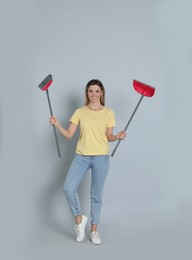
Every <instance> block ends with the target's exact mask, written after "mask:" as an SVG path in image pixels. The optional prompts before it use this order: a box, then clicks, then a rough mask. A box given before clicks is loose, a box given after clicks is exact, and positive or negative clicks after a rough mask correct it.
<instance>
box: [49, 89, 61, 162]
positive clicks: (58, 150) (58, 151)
mask: <svg viewBox="0 0 192 260" xmlns="http://www.w3.org/2000/svg"><path fill="white" fill-rule="evenodd" d="M46 94H47V100H48V104H49V110H50V113H51V116H53V111H52V108H51V101H50V98H49V92H48V89H47V90H46ZM53 131H54V135H55V141H56V145H57V153H58V156H59V158H61V152H60V149H59V143H58V139H57V133H56V128H55V125H53Z"/></svg>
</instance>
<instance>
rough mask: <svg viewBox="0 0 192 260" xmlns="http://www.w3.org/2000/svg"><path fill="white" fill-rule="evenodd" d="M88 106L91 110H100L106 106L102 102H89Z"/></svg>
mask: <svg viewBox="0 0 192 260" xmlns="http://www.w3.org/2000/svg"><path fill="white" fill-rule="evenodd" d="M87 107H88V108H89V109H90V110H93V111H98V110H102V109H103V107H104V106H103V105H101V103H89V104H88V105H87Z"/></svg>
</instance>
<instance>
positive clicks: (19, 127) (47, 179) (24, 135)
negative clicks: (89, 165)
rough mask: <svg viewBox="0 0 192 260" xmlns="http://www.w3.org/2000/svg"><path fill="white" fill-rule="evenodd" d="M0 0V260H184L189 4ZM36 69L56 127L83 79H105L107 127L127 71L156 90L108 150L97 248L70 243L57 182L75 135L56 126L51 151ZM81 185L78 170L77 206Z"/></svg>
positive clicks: (191, 205)
mask: <svg viewBox="0 0 192 260" xmlns="http://www.w3.org/2000/svg"><path fill="white" fill-rule="evenodd" d="M0 5H1V6H0V29H1V45H0V54H1V60H0V65H1V87H0V212H1V213H0V243H1V249H0V258H1V259H15V260H16V259H19V260H22V259H25V260H26V259H33V260H34V259H42V260H43V259H46V260H48V259H53V258H54V259H60V258H62V259H69V260H70V259H76V258H77V257H78V258H80V259H81V258H82V259H88V258H90V257H91V258H92V259H98V258H101V259H104V258H105V257H107V258H111V259H113V258H114V259H116V258H117V257H120V258H121V259H125V258H126V259H131V260H134V259H148V260H149V259H155V260H157V259H166V260H168V259H185V260H187V259H191V257H192V252H191V249H190V245H191V242H192V237H191V232H192V226H191V225H192V221H191V219H192V190H191V182H192V177H191V172H192V171H191V170H192V167H191V132H192V123H191V94H192V91H191V86H190V84H191V83H190V82H191V69H192V47H191V46H192V36H191V23H192V18H191V8H192V3H191V1H190V0H182V1H181V0H175V1H174V0H127V1H126V0H119V1H117V0H102V1H101V0H98V1H93V0H81V1H78V0H70V1H69V0H68V1H67V0H63V1H62V0H54V1H51V0H39V1H35V0H27V1H24V0H23V1H22V0H19V1H11V0H8V1H1V3H0ZM48 74H52V76H53V84H52V86H51V87H50V89H49V94H50V98H51V103H52V108H53V112H54V114H55V115H56V116H57V117H58V118H59V119H60V121H61V122H62V124H63V126H65V127H67V125H68V120H69V118H70V116H71V115H72V113H73V112H74V110H75V109H76V108H77V107H80V106H82V105H83V104H84V88H85V85H86V83H87V82H88V81H89V80H90V79H92V78H98V79H100V80H101V81H102V82H103V84H104V86H105V88H106V106H108V107H110V108H112V109H113V110H114V111H115V114H116V121H117V126H116V127H115V129H114V132H115V133H116V132H117V131H119V130H121V129H123V128H124V126H125V125H126V123H127V121H128V119H129V117H130V116H131V113H132V111H133V110H134V108H135V106H136V104H137V102H138V100H139V98H140V95H139V94H138V93H137V92H135V90H134V89H133V86H132V81H133V79H134V78H135V79H137V80H139V81H142V82H145V83H147V84H149V85H152V86H154V87H156V92H155V95H154V97H152V98H144V99H143V101H142V103H141V105H140V107H139V109H138V111H137V113H136V115H135V117H134V119H133V121H132V123H131V125H130V127H129V128H128V131H127V139H126V140H125V141H124V142H122V143H121V145H120V146H119V148H118V150H117V152H116V154H115V156H114V157H113V158H111V166H110V174H109V177H108V179H107V182H106V186H105V191H104V197H103V210H102V216H101V224H100V226H99V231H100V233H101V236H102V238H103V244H102V245H101V246H100V247H94V246H92V245H91V243H90V242H89V241H88V237H86V239H85V241H84V242H83V243H81V244H77V243H75V242H74V231H73V225H74V220H73V218H72V217H71V214H70V211H69V209H68V205H67V202H66V199H65V196H64V194H63V190H62V189H63V182H64V180H65V176H66V173H67V170H68V167H69V165H70V163H71V161H72V159H73V155H74V151H75V146H76V141H77V138H78V133H77V134H76V135H75V137H74V138H73V139H72V140H70V141H68V140H65V139H64V138H63V137H62V136H60V135H59V134H58V138H59V145H60V149H61V154H62V158H60V159H59V158H58V156H57V150H56V145H55V140H54V135H53V130H52V127H51V126H50V124H49V117H50V113H49V108H48V103H47V98H46V94H45V92H42V91H41V90H40V89H39V88H38V84H39V83H40V82H41V81H42V80H43V79H44V78H45V77H46V76H47V75H48ZM114 146H115V143H110V147H111V150H112V149H113V148H114ZM89 185H90V176H89V175H87V177H86V178H85V180H84V181H83V183H82V185H81V186H80V190H79V194H80V198H81V202H82V209H83V212H84V213H85V214H89V207H90V205H89V203H90V202H89ZM88 231H89V227H88V228H87V232H88Z"/></svg>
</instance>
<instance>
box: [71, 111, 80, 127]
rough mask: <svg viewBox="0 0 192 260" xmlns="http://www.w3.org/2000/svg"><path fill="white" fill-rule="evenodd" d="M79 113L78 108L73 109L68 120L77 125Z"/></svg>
mask: <svg viewBox="0 0 192 260" xmlns="http://www.w3.org/2000/svg"><path fill="white" fill-rule="evenodd" d="M79 113H80V111H79V109H77V110H75V112H74V113H73V115H72V116H71V118H70V119H69V122H71V123H74V124H76V125H78V124H79V121H80V115H79Z"/></svg>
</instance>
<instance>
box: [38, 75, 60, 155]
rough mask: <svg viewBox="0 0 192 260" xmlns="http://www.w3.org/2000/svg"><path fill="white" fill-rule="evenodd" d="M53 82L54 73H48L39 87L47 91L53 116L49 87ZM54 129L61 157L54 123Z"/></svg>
mask: <svg viewBox="0 0 192 260" xmlns="http://www.w3.org/2000/svg"><path fill="white" fill-rule="evenodd" d="M52 82H53V79H52V75H48V76H47V77H46V78H45V79H44V80H43V81H42V82H41V83H40V84H39V85H38V87H39V88H40V89H41V90H43V91H46V94H47V99H48V104H49V109H50V113H51V116H53V112H52V108H51V101H50V98H49V91H48V88H49V87H50V86H51V84H52ZM53 131H54V135H55V141H56V145H57V152H58V156H59V158H60V157H61V153H60V149H59V143H58V139H57V133H56V129H55V126H54V125H53Z"/></svg>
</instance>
